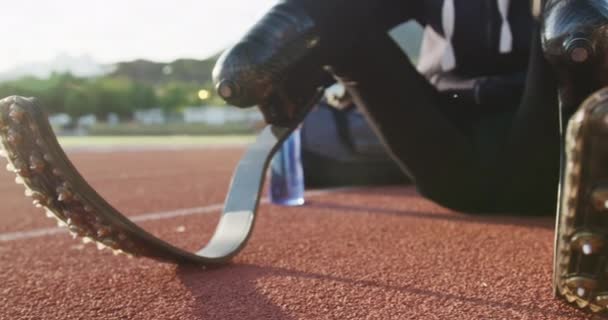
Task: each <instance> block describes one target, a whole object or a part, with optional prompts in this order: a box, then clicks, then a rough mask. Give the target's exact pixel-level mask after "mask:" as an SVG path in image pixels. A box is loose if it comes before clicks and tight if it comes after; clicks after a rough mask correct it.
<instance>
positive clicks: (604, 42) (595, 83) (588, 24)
mask: <svg viewBox="0 0 608 320" xmlns="http://www.w3.org/2000/svg"><path fill="white" fill-rule="evenodd" d="M542 42H543V50H544V53H545V57H546V58H547V60H548V61H549V62H550V63H551V64H552V66H553V69H554V70H555V73H556V75H557V78H558V81H559V95H560V101H561V104H562V109H563V110H562V111H563V112H564V113H565V114H566V115H571V114H572V113H573V112H574V111H575V110H576V108H577V107H578V106H579V105H580V104H581V102H582V101H583V100H584V99H586V98H587V97H588V96H589V95H590V94H591V93H592V92H595V91H596V90H598V89H600V88H601V87H602V86H604V85H606V84H607V83H608V81H607V80H608V73H607V71H608V68H607V67H608V66H607V65H606V59H605V58H606V53H608V51H607V49H608V4H606V2H605V1H601V0H577V1H572V0H565V1H564V0H550V1H548V2H547V4H546V6H545V11H544V13H543V28H542Z"/></svg>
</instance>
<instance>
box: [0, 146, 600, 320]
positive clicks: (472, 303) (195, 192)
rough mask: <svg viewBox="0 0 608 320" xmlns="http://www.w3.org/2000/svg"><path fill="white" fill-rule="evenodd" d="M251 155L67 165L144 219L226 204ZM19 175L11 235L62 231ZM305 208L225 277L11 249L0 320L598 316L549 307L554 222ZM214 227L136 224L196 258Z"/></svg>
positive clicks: (45, 244) (273, 224)
mask: <svg viewBox="0 0 608 320" xmlns="http://www.w3.org/2000/svg"><path fill="white" fill-rule="evenodd" d="M243 151H244V150H243V149H234V150H232V149H208V150H207V149H204V150H183V151H173V152H172V153H167V152H162V151H145V152H121V153H94V154H90V153H73V154H72V153H71V154H70V159H72V160H73V162H74V164H75V165H76V167H77V168H78V169H79V171H80V172H82V173H83V175H84V176H85V177H86V178H87V180H88V181H89V182H90V183H91V184H92V185H93V186H94V187H95V188H96V189H97V190H98V191H99V192H100V193H101V194H102V195H103V196H104V197H105V198H107V199H108V200H109V201H110V202H111V203H112V205H114V206H116V207H117V208H119V209H121V210H123V211H126V212H127V214H128V215H140V214H144V213H147V212H151V211H157V210H162V211H166V210H172V209H178V208H188V207H194V206H201V205H203V206H204V205H213V204H216V203H221V202H222V200H223V199H224V193H225V188H226V187H227V186H228V183H229V180H230V175H231V174H232V170H233V168H234V166H235V165H236V163H237V162H238V159H239V158H240V157H241V154H242V153H243ZM100 163H103V164H104V166H100V165H99V164H100ZM0 164H4V162H3V160H2V159H0ZM109 172H116V173H117V174H116V175H111V176H110V175H108V174H107V173H109ZM9 177H11V176H10V175H9V173H8V172H0V202H2V203H3V206H2V207H0V230H1V232H16V231H27V230H31V229H37V228H42V227H53V226H54V225H53V224H51V223H50V220H48V219H45V218H44V217H43V215H40V213H39V212H38V211H37V210H35V209H34V208H33V207H32V206H31V205H30V204H29V202H28V201H26V199H25V198H24V197H23V196H22V194H23V189H22V188H21V187H20V186H17V185H15V184H14V183H12V181H11V179H9ZM169 177H172V178H169ZM184 181H192V183H190V184H184V183H183V182H184ZM134 190H135V191H136V192H134ZM308 203H309V205H307V206H304V207H299V208H293V209H292V208H287V209H286V208H284V207H275V206H271V205H262V206H261V208H260V215H259V217H258V220H257V223H256V229H255V231H254V233H253V235H252V238H251V239H250V242H249V245H248V246H247V247H246V248H245V249H244V250H243V251H242V252H241V254H239V255H238V256H237V257H235V258H234V259H233V263H232V264H231V265H228V266H227V267H222V268H219V269H210V270H209V269H208V270H201V269H199V268H195V267H176V266H174V265H169V264H159V263H157V262H155V261H152V260H148V259H125V258H124V257H120V256H112V254H111V252H109V251H101V252H96V251H94V250H87V248H86V246H83V245H81V244H78V243H75V242H74V241H73V240H72V239H71V238H70V237H69V236H68V235H67V234H59V235H54V236H49V237H40V238H32V239H28V240H18V241H11V242H0V292H1V293H2V294H1V295H0V304H1V305H2V308H0V319H11V320H12V319H48V320H54V319H136V320H138V319H186V320H191V319H222V320H224V319H229V320H230V319H289V320H291V319H383V320H384V319H450V320H451V319H455V320H459V319H509V320H511V319H530V320H537V319H538V320H543V319H547V320H562V319H563V320H578V319H591V318H592V317H593V316H592V315H590V314H588V313H585V312H582V311H580V310H576V309H574V308H572V307H571V306H569V305H568V304H566V303H563V302H562V301H560V300H557V299H555V298H554V297H553V292H552V290H551V261H552V248H553V224H554V223H553V221H552V220H553V219H551V218H547V217H542V218H525V217H508V216H506V217H484V216H471V215H466V214H460V213H456V212H451V211H449V210H446V209H443V208H441V207H438V206H436V205H434V204H432V203H430V202H429V201H426V200H424V199H422V198H421V197H420V196H419V195H417V194H416V193H415V192H414V191H413V190H412V189H410V188H401V187H399V188H368V189H363V190H354V191H348V192H340V193H337V194H330V195H325V196H319V197H314V198H310V199H308ZM4 204H6V206H5V205H4ZM219 214H220V211H219V210H218V211H217V213H216V214H204V215H192V216H184V217H176V218H172V219H166V220H159V221H148V222H145V223H141V224H140V226H142V227H143V228H145V229H146V230H148V231H150V232H151V233H153V234H155V235H156V236H158V237H161V238H163V239H165V240H167V241H169V242H171V243H174V244H176V245H178V246H179V247H182V248H184V249H185V250H195V249H197V248H198V246H199V245H200V243H201V241H202V240H203V238H208V237H210V235H211V234H212V233H213V226H214V225H215V224H214V223H216V222H217V219H218V216H219ZM180 227H185V228H186V230H185V232H178V230H181V228H180Z"/></svg>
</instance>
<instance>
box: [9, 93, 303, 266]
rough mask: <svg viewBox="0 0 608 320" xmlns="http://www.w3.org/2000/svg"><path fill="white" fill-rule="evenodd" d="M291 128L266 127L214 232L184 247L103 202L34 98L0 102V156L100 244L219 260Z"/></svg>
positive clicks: (50, 208) (41, 203) (244, 233)
mask: <svg viewBox="0 0 608 320" xmlns="http://www.w3.org/2000/svg"><path fill="white" fill-rule="evenodd" d="M295 127H296V126H295V125H294V126H293V127H291V128H285V127H280V126H272V125H268V126H266V128H264V130H263V131H262V133H261V134H260V135H259V136H258V138H257V140H256V142H255V143H254V144H253V145H251V146H250V147H249V149H248V150H247V151H246V153H245V155H244V157H243V158H242V160H241V161H240V163H239V165H238V167H237V169H236V172H235V174H234V176H233V179H232V183H231V186H230V191H229V193H228V196H227V199H226V202H225V207H224V211H223V213H222V215H221V219H220V222H219V224H218V226H217V229H216V231H215V234H214V235H213V237H212V239H211V240H210V242H209V243H208V244H207V246H205V247H204V248H203V249H201V250H200V251H198V252H196V253H190V252H187V251H184V250H182V249H179V248H177V247H174V246H172V245H171V244H169V243H167V242H164V241H163V240H160V239H158V238H156V237H154V236H153V235H151V234H150V233H148V232H146V231H145V230H143V229H142V228H140V227H139V226H137V225H136V224H134V223H133V222H131V221H130V220H129V219H128V218H127V217H125V216H124V215H123V214H121V213H120V212H119V211H118V210H116V209H115V208H113V207H112V206H111V205H110V204H109V203H108V202H107V201H106V200H104V199H103V198H102V197H101V196H100V195H99V194H98V193H97V192H96V191H95V190H94V189H93V188H92V187H91V186H90V185H89V184H88V183H87V182H86V181H85V180H84V178H83V177H82V176H81V175H80V174H79V173H78V171H77V170H76V168H75V167H74V166H73V165H72V163H71V162H70V161H69V160H68V158H67V156H66V154H65V153H64V151H63V150H62V149H61V147H60V146H59V143H58V142H57V139H56V137H55V134H54V133H53V131H52V129H51V127H50V125H49V123H48V120H47V116H46V115H45V113H44V112H43V110H42V109H41V108H40V106H39V105H38V103H37V102H36V100H34V99H32V98H23V97H17V96H12V97H8V98H5V99H3V100H0V138H1V146H3V148H0V154H1V155H2V156H4V157H6V158H7V160H8V162H9V164H8V165H7V169H8V170H9V171H12V172H14V173H16V174H17V178H16V182H17V183H19V184H23V185H24V186H25V189H26V191H25V194H26V196H29V197H31V198H32V199H33V203H34V205H35V206H37V207H41V208H44V209H45V210H46V213H47V216H49V217H52V218H55V219H57V221H58V224H59V225H60V226H65V227H67V228H68V229H69V231H70V233H71V234H72V235H73V236H74V237H75V238H76V237H82V238H83V241H84V242H85V243H86V242H95V243H97V246H98V248H99V249H103V248H110V249H112V250H113V251H114V252H115V253H125V254H127V255H132V256H143V257H149V258H152V259H156V260H160V261H166V262H174V263H191V264H197V265H215V264H221V263H225V262H227V261H228V260H229V259H230V258H231V257H233V256H234V255H236V254H237V253H238V252H239V251H240V250H241V249H242V248H243V247H244V246H245V243H246V242H247V240H248V238H249V235H250V234H251V231H252V229H253V225H254V221H255V217H256V211H257V208H258V203H259V199H260V192H261V189H262V185H263V182H264V178H265V172H266V168H267V166H268V163H269V161H270V159H271V157H272V155H273V154H274V153H275V151H276V150H277V149H278V148H279V146H280V145H281V143H282V142H283V140H285V139H286V138H287V137H288V136H289V134H290V133H291V132H292V131H293V129H294V128H295Z"/></svg>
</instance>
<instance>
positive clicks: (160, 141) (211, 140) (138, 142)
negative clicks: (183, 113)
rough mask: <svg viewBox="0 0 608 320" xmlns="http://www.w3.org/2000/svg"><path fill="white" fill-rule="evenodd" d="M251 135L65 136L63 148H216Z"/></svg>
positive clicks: (239, 141) (251, 136) (60, 139)
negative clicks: (194, 146)
mask: <svg viewBox="0 0 608 320" xmlns="http://www.w3.org/2000/svg"><path fill="white" fill-rule="evenodd" d="M254 139H255V137H254V136H253V135H226V136H125V137H118V136H93V137H92V136H69V137H68V136H65V137H59V143H61V145H62V146H63V147H113V146H118V147H129V146H193V145H196V146H216V145H227V144H228V145H232V144H244V143H249V142H253V140H254Z"/></svg>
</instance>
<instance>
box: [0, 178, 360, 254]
mask: <svg viewBox="0 0 608 320" xmlns="http://www.w3.org/2000/svg"><path fill="white" fill-rule="evenodd" d="M355 189H360V187H346V188H334V189H326V190H318V191H307V192H306V193H305V196H306V197H316V196H322V195H326V194H331V193H337V192H341V191H348V190H355ZM268 203H270V199H269V198H268V197H264V198H261V199H260V205H263V204H268ZM223 208H224V203H216V204H211V205H208V206H202V207H193V208H184V209H176V210H169V211H161V212H152V213H144V214H140V215H135V216H131V217H128V218H129V219H130V220H131V221H133V222H146V221H157V220H165V219H171V218H176V217H185V216H192V215H197V214H207V213H213V212H218V211H221V210H222V209H223ZM64 233H65V234H67V233H68V230H67V228H65V227H54V228H40V229H34V230H29V231H17V232H7V233H0V242H11V241H17V240H27V239H33V238H41V237H47V236H54V235H58V234H64Z"/></svg>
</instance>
